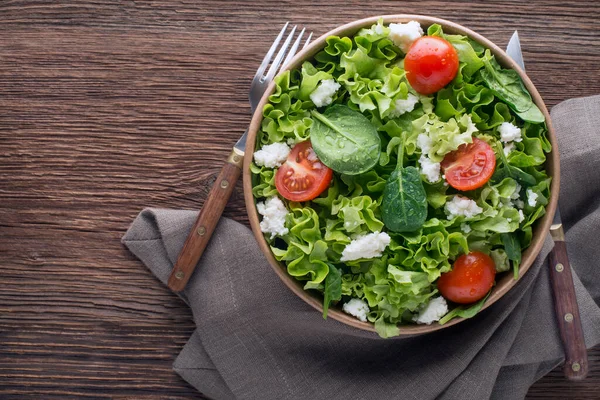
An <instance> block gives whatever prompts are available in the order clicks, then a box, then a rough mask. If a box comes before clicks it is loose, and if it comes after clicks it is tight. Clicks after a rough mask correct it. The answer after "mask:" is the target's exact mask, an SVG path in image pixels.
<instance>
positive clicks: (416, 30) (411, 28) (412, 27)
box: [389, 21, 423, 53]
mask: <svg viewBox="0 0 600 400" xmlns="http://www.w3.org/2000/svg"><path fill="white" fill-rule="evenodd" d="M421 36H423V29H422V28H421V25H420V24H419V23H418V22H417V21H410V22H408V23H406V24H390V34H389V38H390V39H392V41H393V42H394V44H395V45H396V46H398V47H400V50H402V51H403V52H404V53H406V52H408V49H409V48H410V45H411V44H413V42H414V41H415V40H417V39H418V38H420V37H421Z"/></svg>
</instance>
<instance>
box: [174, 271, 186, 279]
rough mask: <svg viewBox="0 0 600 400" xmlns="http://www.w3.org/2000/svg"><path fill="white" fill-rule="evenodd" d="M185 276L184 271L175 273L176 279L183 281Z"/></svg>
mask: <svg viewBox="0 0 600 400" xmlns="http://www.w3.org/2000/svg"><path fill="white" fill-rule="evenodd" d="M184 276H185V274H184V273H183V271H177V272H176V273H175V278H177V279H183V277H184Z"/></svg>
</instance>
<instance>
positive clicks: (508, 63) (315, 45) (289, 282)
mask: <svg viewBox="0 0 600 400" xmlns="http://www.w3.org/2000/svg"><path fill="white" fill-rule="evenodd" d="M380 19H383V22H384V23H385V24H389V23H406V22H408V21H412V20H414V21H418V22H419V23H420V24H421V26H422V27H424V30H426V28H427V27H429V26H430V25H432V24H440V25H441V26H442V28H443V29H444V32H445V33H451V34H461V35H465V36H468V37H469V38H471V39H473V40H475V41H476V42H478V43H480V44H482V45H483V46H485V47H486V48H488V49H490V50H491V52H492V54H494V55H495V56H496V60H497V61H498V63H499V64H500V65H502V66H503V67H505V68H511V69H514V70H515V71H517V73H518V74H519V76H520V77H521V79H522V80H523V83H524V85H525V87H526V88H527V90H528V91H529V93H530V94H531V97H532V99H533V101H534V102H535V104H536V105H537V106H538V107H539V108H540V110H541V111H542V113H543V114H544V117H545V118H546V125H547V128H548V139H549V140H550V143H551V145H552V150H551V152H550V153H549V154H547V158H546V165H545V166H546V171H547V172H548V175H549V176H551V177H552V182H551V186H550V199H549V202H548V205H547V206H546V214H545V215H544V216H543V217H542V218H541V219H540V220H538V221H536V223H535V224H534V228H533V236H532V242H531V244H530V246H529V247H528V248H527V249H526V250H525V251H524V252H523V255H522V261H521V265H520V267H519V276H520V277H523V275H524V274H525V273H526V272H527V271H528V270H529V269H530V267H531V265H532V264H533V261H534V260H535V258H536V257H537V255H538V254H539V252H540V251H541V249H542V247H543V245H544V241H545V238H546V236H547V234H548V232H549V230H550V225H551V224H552V219H553V217H554V213H555V211H556V207H557V203H558V193H559V187H560V161H559V152H558V143H557V140H556V134H555V132H554V128H553V126H552V121H551V119H550V114H549V113H548V109H547V108H546V105H545V103H544V101H543V99H542V97H541V96H540V94H539V92H538V91H537V89H536V87H535V86H534V84H533V83H532V82H531V80H530V79H529V77H528V76H527V75H526V74H525V71H523V69H521V67H520V66H519V65H518V64H517V63H516V62H515V61H514V60H513V59H512V58H510V57H509V56H508V55H507V54H506V53H505V52H504V50H502V49H501V48H500V47H498V46H497V45H495V44H494V43H493V42H491V41H490V40H489V39H487V38H485V37H484V36H482V35H480V34H478V33H476V32H475V31H473V30H471V29H469V28H467V27H464V26H462V25H460V24H457V23H455V22H451V21H448V20H445V19H441V18H437V17H430V16H425V15H416V14H391V15H378V16H373V17H368V18H363V19H359V20H355V21H352V22H349V23H347V24H344V25H341V26H338V27H337V28H334V29H332V30H330V31H329V32H326V33H324V34H323V35H321V36H319V37H318V38H317V39H315V40H314V41H313V42H312V43H310V44H309V45H308V46H306V48H304V49H303V50H302V51H300V52H299V53H298V54H296V55H295V56H294V58H292V60H291V61H290V62H289V63H288V64H287V65H286V66H285V67H284V69H283V70H290V69H294V68H298V67H299V66H300V65H301V64H302V62H303V61H305V60H308V59H311V58H312V57H313V56H314V55H315V54H316V53H317V52H318V51H320V50H321V49H322V48H323V47H324V46H325V44H326V42H325V40H326V38H327V37H329V36H331V35H336V36H351V35H354V34H355V33H357V32H358V31H359V30H360V29H361V28H365V27H370V26H371V25H373V24H374V23H376V22H377V21H378V20H380ZM274 87H275V83H274V81H273V82H271V83H270V84H269V86H268V87H267V89H266V90H265V93H264V95H263V96H262V98H261V100H260V103H259V104H258V106H257V107H256V110H255V112H254V114H253V117H252V121H251V123H250V127H249V128H248V138H247V142H246V152H245V157H244V163H243V169H242V171H243V188H244V199H245V203H246V209H247V212H248V218H249V221H250V225H251V227H252V231H253V233H254V236H255V237H256V240H257V242H258V244H259V247H260V248H261V250H262V252H263V254H264V255H265V256H266V258H267V260H268V261H269V264H270V265H271V267H272V269H273V270H274V271H275V273H276V274H277V275H278V276H279V278H280V279H281V280H282V281H283V283H284V284H285V285H286V286H287V287H288V288H289V289H290V290H291V291H292V292H293V293H295V294H296V295H297V296H298V297H300V298H301V299H302V300H304V301H305V302H306V303H308V304H309V305H310V306H312V307H313V308H315V309H316V310H318V311H320V312H321V313H322V312H323V305H322V297H321V298H320V296H318V295H316V294H313V293H310V292H308V291H305V290H304V289H303V287H302V285H301V283H300V281H297V280H296V279H295V278H293V277H292V276H290V275H289V274H288V273H287V270H286V268H285V265H283V263H279V262H278V261H277V260H276V259H275V257H274V256H273V253H272V252H271V249H270V248H269V245H268V244H267V242H266V240H265V238H264V236H263V233H262V232H261V230H260V225H259V218H258V212H257V210H256V199H255V198H254V196H253V194H252V173H251V172H250V164H251V162H252V155H253V152H254V147H255V142H256V135H257V133H258V130H259V129H260V125H261V121H262V110H263V108H264V106H265V104H266V103H267V102H268V98H269V96H270V95H271V93H272V92H273V89H274ZM544 233H546V234H544ZM519 280H520V279H519ZM519 280H514V279H513V276H512V274H509V273H505V274H504V276H502V277H501V278H500V279H498V280H497V281H496V285H495V286H494V288H493V289H492V293H491V294H490V296H489V297H488V299H487V300H486V301H485V303H484V305H483V307H482V309H481V310H480V312H481V311H483V310H485V309H486V308H488V307H490V306H491V305H492V304H494V303H495V302H496V301H498V300H499V299H500V298H501V297H502V296H503V295H504V294H506V293H507V292H508V291H509V290H510V289H511V288H512V287H513V286H515V284H516V283H517V282H519ZM328 317H330V318H332V319H334V320H337V321H339V322H341V323H343V324H346V325H349V326H352V327H355V328H358V329H361V330H364V331H371V332H375V327H374V325H373V323H371V322H362V321H360V320H358V319H356V318H354V317H352V316H350V315H348V314H346V313H344V312H342V311H341V310H340V309H338V308H333V307H332V308H330V309H329V312H328ZM464 320H465V318H462V317H461V318H454V319H452V320H451V321H449V322H447V323H446V324H444V325H440V324H431V325H399V327H400V335H399V336H398V337H402V336H407V335H418V334H424V333H429V332H434V331H438V330H441V329H444V328H447V327H450V326H453V325H456V324H458V323H460V322H462V321H464Z"/></svg>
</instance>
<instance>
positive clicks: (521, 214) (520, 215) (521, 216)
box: [519, 210, 525, 223]
mask: <svg viewBox="0 0 600 400" xmlns="http://www.w3.org/2000/svg"><path fill="white" fill-rule="evenodd" d="M523 221H525V215H523V210H519V223H521V222H523Z"/></svg>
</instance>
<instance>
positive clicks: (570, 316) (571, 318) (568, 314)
mask: <svg viewBox="0 0 600 400" xmlns="http://www.w3.org/2000/svg"><path fill="white" fill-rule="evenodd" d="M565 321H567V322H572V321H573V314H571V313H566V314H565Z"/></svg>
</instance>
